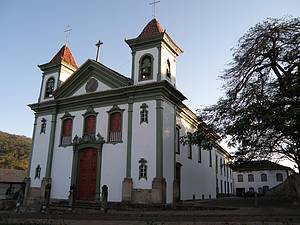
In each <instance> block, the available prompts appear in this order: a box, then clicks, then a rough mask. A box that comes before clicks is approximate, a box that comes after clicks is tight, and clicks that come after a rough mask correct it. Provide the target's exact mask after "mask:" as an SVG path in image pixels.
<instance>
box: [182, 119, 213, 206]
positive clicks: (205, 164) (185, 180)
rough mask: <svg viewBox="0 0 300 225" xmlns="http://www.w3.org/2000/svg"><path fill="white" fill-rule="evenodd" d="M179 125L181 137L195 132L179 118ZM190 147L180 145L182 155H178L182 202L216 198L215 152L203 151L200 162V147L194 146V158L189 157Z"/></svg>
mask: <svg viewBox="0 0 300 225" xmlns="http://www.w3.org/2000/svg"><path fill="white" fill-rule="evenodd" d="M176 121H177V125H179V126H180V136H184V135H186V134H187V133H188V132H193V130H194V128H193V127H192V126H191V124H189V123H188V122H187V121H185V120H184V119H183V118H181V117H179V116H177V118H176ZM188 148H189V145H188V144H186V145H182V144H180V154H176V162H178V163H180V164H181V165H182V166H181V200H191V199H193V195H194V196H195V198H196V199H202V198H203V197H204V198H205V199H208V198H209V197H211V198H215V197H216V175H215V167H214V165H215V162H214V157H213V156H214V155H215V154H214V150H211V156H212V157H211V164H210V151H208V150H201V162H199V160H198V154H199V150H198V148H199V147H198V146H197V145H192V157H191V158H189V157H188ZM210 165H211V166H210Z"/></svg>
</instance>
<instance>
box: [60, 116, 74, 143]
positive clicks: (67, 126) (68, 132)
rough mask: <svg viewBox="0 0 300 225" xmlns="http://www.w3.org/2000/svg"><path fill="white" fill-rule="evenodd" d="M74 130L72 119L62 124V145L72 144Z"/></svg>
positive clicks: (65, 120)
mask: <svg viewBox="0 0 300 225" xmlns="http://www.w3.org/2000/svg"><path fill="white" fill-rule="evenodd" d="M72 128H73V120H72V118H66V119H64V120H63V122H62V136H61V145H68V144H71V143H72Z"/></svg>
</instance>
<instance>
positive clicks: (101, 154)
mask: <svg viewBox="0 0 300 225" xmlns="http://www.w3.org/2000/svg"><path fill="white" fill-rule="evenodd" d="M126 43H127V44H128V46H129V47H130V48H131V53H132V64H131V65H130V66H131V68H132V73H131V78H128V77H126V76H124V75H122V74H120V73H118V72H116V71H114V70H112V69H110V68H108V67H106V66H105V65H103V64H101V63H99V62H98V61H96V60H91V59H88V60H87V61H86V62H85V63H83V64H82V65H81V66H79V67H78V66H77V64H76V62H75V59H74V57H73V55H72V54H71V51H70V48H69V47H68V46H67V45H64V46H63V47H62V48H61V49H60V50H59V52H58V53H57V54H56V55H55V56H54V57H53V58H52V59H51V60H50V62H48V63H45V64H42V65H39V68H40V69H41V71H42V84H41V88H40V93H39V98H38V102H37V103H34V104H30V105H29V106H30V108H31V109H32V110H33V111H34V113H35V122H34V131H33V145H32V153H31V158H30V168H29V174H28V178H27V180H26V182H27V188H26V193H25V196H26V198H27V199H31V200H38V201H40V202H42V201H44V200H45V199H46V198H48V200H49V201H50V202H56V201H72V202H74V201H75V202H76V201H88V202H98V201H101V187H102V186H104V185H106V186H107V187H108V201H109V202H127V203H143V204H153V203H158V204H172V203H174V202H176V201H179V200H192V199H209V198H216V197H217V196H222V195H229V194H231V193H233V190H234V187H233V176H232V172H231V169H230V168H229V166H228V162H229V161H230V160H231V159H232V158H231V155H230V154H229V153H228V152H227V151H226V150H224V149H223V148H222V147H221V146H220V145H218V144H217V143H215V145H214V148H213V149H212V150H205V149H202V148H201V147H199V146H197V145H192V144H187V145H183V144H182V143H181V142H180V137H182V136H184V135H187V134H188V133H189V132H193V131H195V129H196V128H197V126H198V125H199V124H201V121H200V119H199V117H198V116H197V115H196V114H195V113H193V112H192V111H191V110H190V109H189V108H188V107H187V106H185V105H184V103H183V101H184V100H185V99H186V97H185V96H184V95H183V94H182V93H181V92H180V91H179V90H178V89H177V88H176V76H177V74H176V60H177V57H178V56H179V55H180V54H181V53H182V52H183V51H182V49H181V48H180V47H179V46H178V45H177V44H176V43H175V42H174V40H173V39H172V38H171V37H170V36H169V35H168V34H167V33H166V32H165V30H164V29H163V28H162V27H161V25H160V24H159V22H158V21H157V20H156V19H152V20H151V21H150V22H149V23H148V24H147V25H146V26H145V28H144V29H143V31H142V32H141V33H140V34H139V35H138V36H137V37H136V38H133V39H128V40H126ZM178 76H180V74H178ZM211 136H213V137H215V138H216V139H217V135H216V134H211Z"/></svg>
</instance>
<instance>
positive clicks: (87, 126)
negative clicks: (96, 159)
mask: <svg viewBox="0 0 300 225" xmlns="http://www.w3.org/2000/svg"><path fill="white" fill-rule="evenodd" d="M95 133H96V116H95V115H89V116H86V117H85V119H84V132H83V134H84V135H95Z"/></svg>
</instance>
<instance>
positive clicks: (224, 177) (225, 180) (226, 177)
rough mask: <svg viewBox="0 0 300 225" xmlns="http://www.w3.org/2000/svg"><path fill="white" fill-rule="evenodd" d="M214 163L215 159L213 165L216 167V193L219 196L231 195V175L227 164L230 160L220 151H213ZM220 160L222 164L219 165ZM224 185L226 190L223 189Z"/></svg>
mask: <svg viewBox="0 0 300 225" xmlns="http://www.w3.org/2000/svg"><path fill="white" fill-rule="evenodd" d="M215 154H216V155H215V156H217V158H216V157H215V162H216V159H217V161H218V162H217V163H215V167H216V175H217V181H218V184H217V186H218V193H220V194H233V175H232V171H231V168H230V167H229V165H228V163H229V162H230V159H228V157H227V156H226V155H225V154H224V153H223V152H221V151H219V150H217V149H215ZM220 159H221V160H222V164H220V163H221V162H220ZM224 168H225V172H224ZM225 185H226V188H225Z"/></svg>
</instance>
